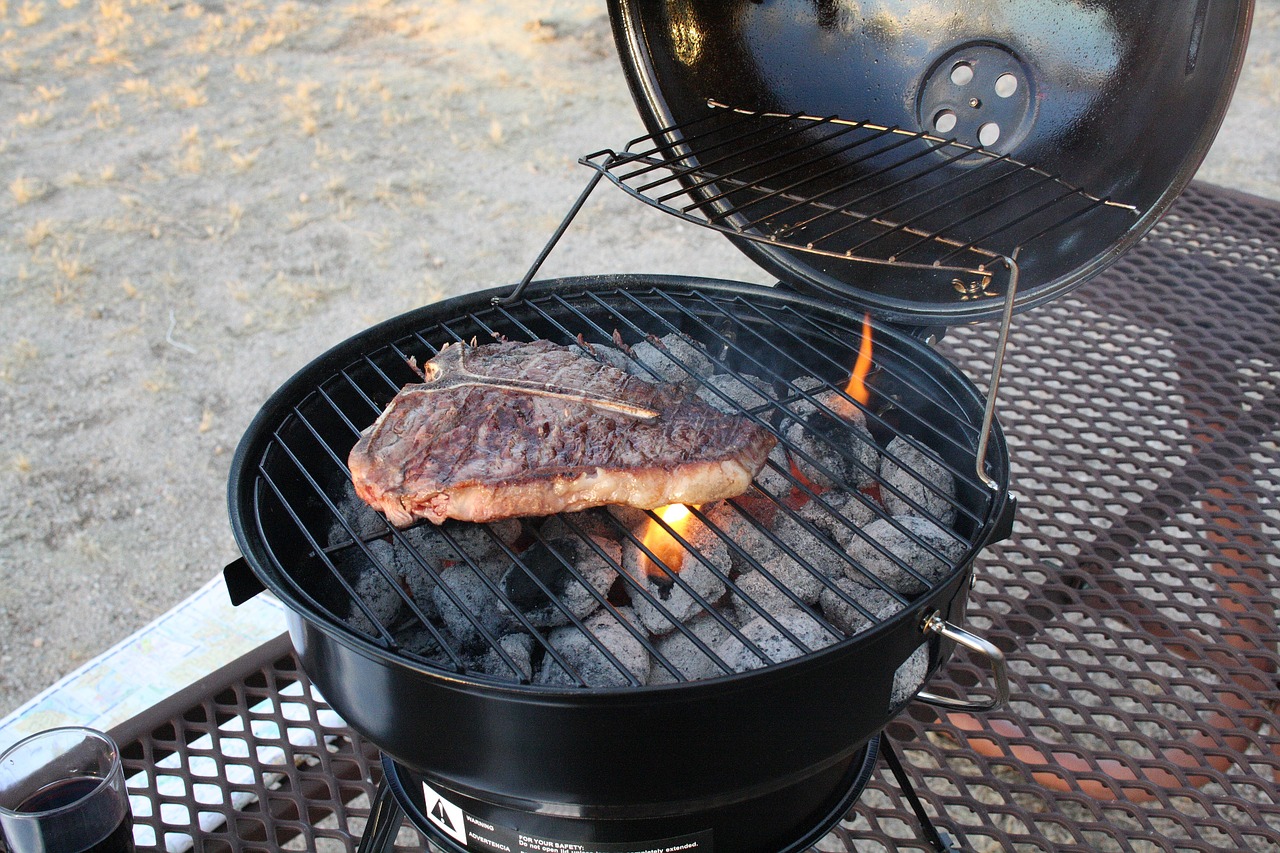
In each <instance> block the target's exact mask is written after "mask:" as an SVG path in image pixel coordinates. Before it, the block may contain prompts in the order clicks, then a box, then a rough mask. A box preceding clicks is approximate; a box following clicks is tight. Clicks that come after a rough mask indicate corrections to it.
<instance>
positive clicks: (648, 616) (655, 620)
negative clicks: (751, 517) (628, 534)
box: [622, 527, 731, 634]
mask: <svg viewBox="0 0 1280 853" xmlns="http://www.w3.org/2000/svg"><path fill="white" fill-rule="evenodd" d="M702 531H703V532H702V534H701V535H698V533H697V530H696V529H694V530H691V531H690V532H688V533H685V534H683V535H684V538H685V540H686V541H688V542H689V543H690V544H691V545H693V546H694V547H695V548H696V549H697V551H698V554H699V555H701V557H702V559H699V558H698V556H695V555H694V554H692V553H685V554H684V559H683V561H682V563H681V566H680V571H679V582H676V581H675V580H673V579H672V578H670V577H668V576H667V574H666V573H665V572H663V571H661V569H659V570H658V572H659V576H657V577H655V576H652V575H650V574H649V572H648V571H647V567H648V566H650V565H651V563H650V561H649V559H648V558H647V557H646V556H645V555H644V552H643V551H641V550H640V549H639V548H638V547H636V546H635V545H633V544H631V543H630V542H628V543H626V545H625V546H624V547H623V558H622V564H623V568H625V569H626V571H627V574H628V575H630V576H631V578H632V579H634V580H635V582H636V583H637V584H639V585H640V586H641V587H643V588H644V589H645V590H646V591H647V592H648V593H649V596H652V598H653V599H656V600H657V603H656V604H655V603H654V602H653V601H651V600H650V599H649V598H648V597H646V596H644V595H642V594H641V593H640V592H638V591H637V590H635V589H633V588H628V593H629V594H630V596H631V606H632V607H633V608H635V613H636V618H637V619H639V620H640V624H642V625H644V627H645V628H647V629H648V630H649V632H650V633H653V634H665V633H667V632H668V631H672V630H675V623H676V622H683V621H684V620H686V619H688V618H690V617H691V616H694V615H695V614H697V613H700V612H702V611H703V610H705V607H704V606H703V605H702V604H701V603H699V601H698V599H696V598H694V597H693V595H692V594H690V592H689V591H688V590H692V591H693V592H694V593H697V595H699V596H700V597H701V598H702V599H703V600H704V601H706V602H707V603H714V602H715V601H717V600H718V599H719V598H720V597H721V596H723V595H724V592H725V585H724V581H722V580H721V579H720V577H719V576H718V575H717V573H716V572H713V571H712V570H711V569H710V568H708V566H707V563H708V562H709V563H710V564H711V565H714V566H715V567H716V569H717V571H718V572H719V573H720V574H723V575H727V574H728V573H729V570H730V568H731V564H730V561H729V548H728V546H726V545H725V544H724V542H723V541H722V540H721V539H720V537H718V536H716V535H715V534H714V533H711V532H710V531H708V530H706V528H705V527H703V528H702ZM664 532H665V531H664ZM704 561H705V562H704ZM686 587H687V588H688V589H686Z"/></svg>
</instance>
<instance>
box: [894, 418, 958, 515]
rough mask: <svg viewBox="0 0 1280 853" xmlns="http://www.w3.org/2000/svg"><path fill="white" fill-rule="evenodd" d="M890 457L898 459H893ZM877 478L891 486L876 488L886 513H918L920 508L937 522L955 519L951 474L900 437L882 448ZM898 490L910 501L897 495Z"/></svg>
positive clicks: (954, 490)
mask: <svg viewBox="0 0 1280 853" xmlns="http://www.w3.org/2000/svg"><path fill="white" fill-rule="evenodd" d="M891 456H892V457H894V458H896V459H897V460H898V461H897V462H895V461H894V458H890V457H891ZM880 477H881V479H882V480H883V482H884V485H885V486H890V487H891V488H883V487H882V488H881V490H880V495H881V500H882V501H884V505H885V508H886V509H887V510H888V511H889V514H890V515H920V513H921V512H922V511H923V512H924V513H926V514H927V515H929V516H932V517H933V518H935V519H936V520H937V521H938V523H939V524H951V523H952V522H953V521H955V519H956V507H955V497H956V481H955V477H954V476H952V474H951V472H950V471H948V470H947V469H946V468H945V467H943V465H942V464H941V463H940V462H938V461H937V460H935V459H934V458H933V457H931V456H929V455H928V454H926V453H925V452H924V451H923V450H921V449H919V448H918V447H916V446H915V445H914V444H912V443H911V442H909V441H907V440H906V439H905V438H903V437H902V436H899V437H897V438H895V439H893V441H890V442H889V444H888V446H887V447H886V448H885V455H884V456H883V457H882V458H881V460H880ZM895 490H896V491H895ZM899 492H900V493H901V494H902V495H903V496H905V498H909V499H910V502H909V501H908V500H905V499H904V498H903V497H899V495H898V494H897V493H899ZM911 502H914V503H915V505H916V506H912V504H911Z"/></svg>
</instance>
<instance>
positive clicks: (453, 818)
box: [422, 782, 467, 845]
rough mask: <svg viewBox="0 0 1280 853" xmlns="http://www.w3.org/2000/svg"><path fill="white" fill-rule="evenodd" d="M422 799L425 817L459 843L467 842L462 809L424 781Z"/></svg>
mask: <svg viewBox="0 0 1280 853" xmlns="http://www.w3.org/2000/svg"><path fill="white" fill-rule="evenodd" d="M422 799H423V801H424V802H425V804H426V812H427V818H428V819H429V820H430V821H431V822H432V823H434V824H435V825H436V826H437V827H439V828H440V829H441V830H442V831H443V832H444V833H445V834H447V835H448V836H449V837H450V838H452V839H453V840H454V841H457V842H458V843H459V844H464V845H465V844H466V843H467V825H466V822H465V819H464V818H463V816H462V809H460V808H458V807H457V806H455V805H454V804H453V803H451V802H449V801H448V800H446V799H445V798H444V797H442V796H440V794H439V793H438V792H436V790H435V789H434V788H432V787H431V786H430V785H428V784H427V783H426V782H423V783H422Z"/></svg>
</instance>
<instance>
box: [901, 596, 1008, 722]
mask: <svg viewBox="0 0 1280 853" xmlns="http://www.w3.org/2000/svg"><path fill="white" fill-rule="evenodd" d="M920 630H922V631H924V632H925V633H926V634H938V635H939V636H942V637H946V638H947V639H948V640H951V641H952V642H953V643H955V644H956V645H959V646H964V647H965V648H966V649H968V650H969V651H971V652H975V653H977V654H980V655H985V656H986V658H987V660H989V661H990V663H991V674H992V675H993V676H994V677H995V680H996V695H995V698H994V699H984V700H982V701H980V702H971V701H969V700H966V699H953V698H951V697H950V696H939V695H938V694H937V693H929V692H927V691H924V690H922V691H920V692H919V693H917V694H916V698H917V699H919V700H920V701H921V702H927V703H929V704H930V705H935V706H937V707H939V708H946V709H947V710H949V711H991V710H994V709H996V708H998V707H1000V706H1001V705H1004V704H1005V703H1006V702H1008V701H1009V670H1008V667H1007V666H1006V665H1005V660H1004V652H1002V651H1000V650H999V649H998V648H996V646H995V645H994V644H993V643H991V642H990V641H989V640H984V639H983V638H982V637H979V636H978V635H977V634H973V633H970V632H969V631H966V630H964V629H963V628H957V627H956V626H955V625H952V624H951V623H950V622H948V621H947V620H945V619H943V618H942V615H941V614H940V613H938V611H936V610H935V611H933V612H932V613H930V614H929V615H928V616H926V617H925V620H924V624H923V625H921V626H920Z"/></svg>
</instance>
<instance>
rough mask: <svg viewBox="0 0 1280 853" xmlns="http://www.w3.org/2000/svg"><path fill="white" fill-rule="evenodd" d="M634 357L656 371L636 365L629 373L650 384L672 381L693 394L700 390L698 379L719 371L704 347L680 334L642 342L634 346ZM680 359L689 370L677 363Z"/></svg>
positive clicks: (632, 354) (632, 349) (674, 333)
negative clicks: (697, 389) (698, 388)
mask: <svg viewBox="0 0 1280 853" xmlns="http://www.w3.org/2000/svg"><path fill="white" fill-rule="evenodd" d="M631 356H632V357H633V358H634V359H635V360H636V361H638V362H640V364H643V365H645V367H648V368H650V369H651V370H652V371H653V372H652V373H650V371H649V370H645V368H644V367H639V366H637V365H634V364H633V365H631V366H630V368H629V370H628V372H629V373H632V374H634V375H636V376H639V377H640V378H642V379H647V380H649V381H653V380H654V379H655V378H656V379H658V380H661V381H663V382H672V383H675V384H677V385H682V386H684V387H685V388H687V389H689V390H690V391H692V390H693V389H694V388H696V387H697V384H698V380H697V379H696V377H698V376H710V375H711V374H713V373H715V372H716V367H715V363H714V362H712V361H711V359H709V358H707V354H706V350H704V349H703V348H702V345H701V344H698V343H697V342H695V341H693V340H691V339H689V338H687V337H685V336H684V335H681V334H679V333H677V332H672V333H671V334H669V335H663V336H662V337H661V338H658V339H657V340H656V341H641V342H640V343H638V344H636V345H635V346H633V347H631ZM676 359H678V360H679V361H680V362H681V363H683V364H684V365H685V366H686V367H681V366H680V364H677V363H676V361H675V360H676ZM686 368H687V369H686ZM655 374H656V376H655Z"/></svg>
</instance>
